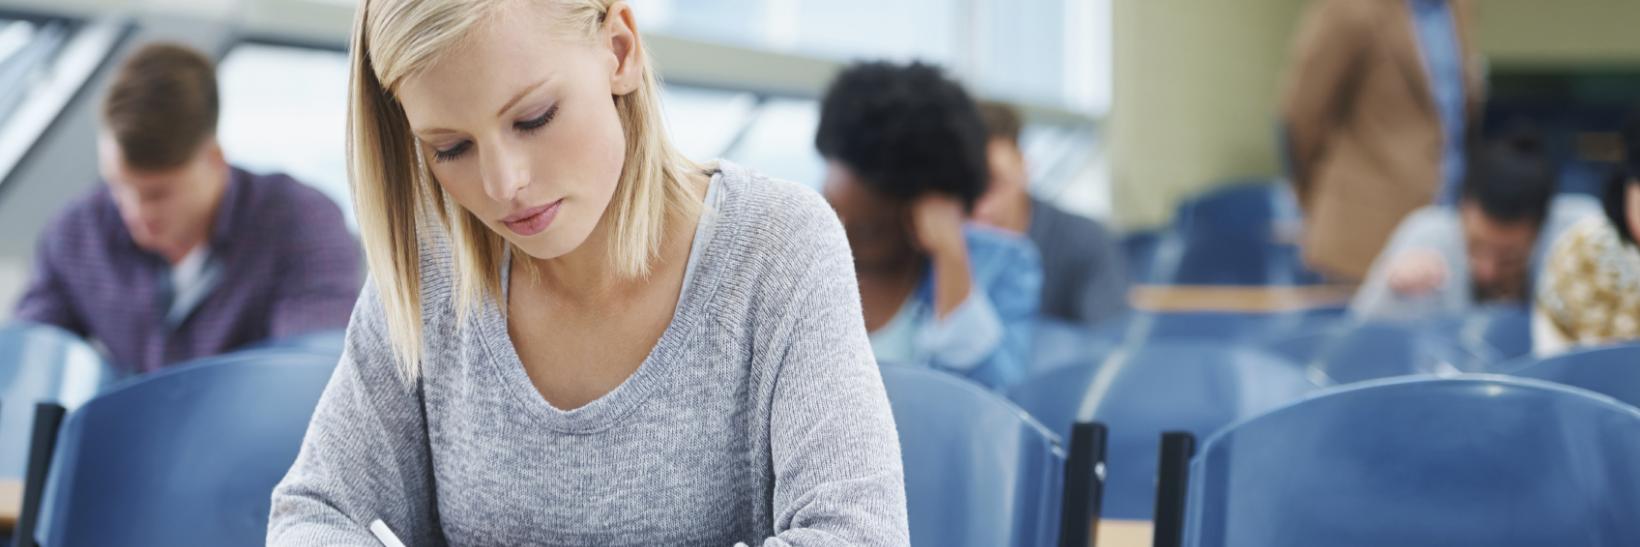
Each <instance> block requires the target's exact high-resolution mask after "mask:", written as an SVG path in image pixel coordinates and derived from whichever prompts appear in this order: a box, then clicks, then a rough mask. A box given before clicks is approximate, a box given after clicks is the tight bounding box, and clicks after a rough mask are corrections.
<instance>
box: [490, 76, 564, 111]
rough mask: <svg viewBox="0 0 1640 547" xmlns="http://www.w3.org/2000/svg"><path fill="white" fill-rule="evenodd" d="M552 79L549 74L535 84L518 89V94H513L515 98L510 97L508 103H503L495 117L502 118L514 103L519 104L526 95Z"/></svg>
mask: <svg viewBox="0 0 1640 547" xmlns="http://www.w3.org/2000/svg"><path fill="white" fill-rule="evenodd" d="M551 80H552V77H551V76H548V77H546V78H542V79H541V80H539V81H537V82H535V83H533V84H530V85H527V86H524V88H523V89H520V90H518V93H517V94H515V95H513V98H511V99H508V100H507V103H506V104H503V105H501V109H500V110H497V111H496V112H495V117H497V118H500V117H502V116H505V115H506V114H507V110H508V109H510V108H512V107H513V105H515V104H518V101H520V100H523V99H524V96H525V95H529V94H530V92H531V91H535V90H536V89H537V88H540V87H541V86H543V85H547V82H549V81H551Z"/></svg>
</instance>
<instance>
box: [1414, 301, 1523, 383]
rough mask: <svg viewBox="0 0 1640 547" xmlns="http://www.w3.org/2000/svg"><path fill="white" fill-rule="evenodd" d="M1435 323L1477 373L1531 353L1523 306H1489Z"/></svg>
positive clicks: (1487, 370) (1437, 329)
mask: <svg viewBox="0 0 1640 547" xmlns="http://www.w3.org/2000/svg"><path fill="white" fill-rule="evenodd" d="M1435 323H1436V329H1435V330H1436V331H1437V332H1440V333H1443V334H1444V335H1445V336H1446V337H1447V338H1448V340H1449V341H1450V342H1451V343H1452V346H1453V347H1454V348H1455V349H1458V350H1461V351H1462V352H1463V354H1464V355H1466V356H1468V357H1469V359H1470V360H1471V362H1473V363H1475V364H1476V365H1478V366H1477V367H1472V368H1474V369H1475V370H1476V371H1477V372H1490V368H1491V367H1493V366H1494V365H1497V364H1498V363H1502V362H1506V361H1511V360H1514V359H1518V358H1520V357H1524V356H1526V355H1529V354H1531V353H1532V314H1531V310H1529V309H1527V308H1526V307H1524V306H1489V307H1485V308H1482V309H1479V310H1475V311H1472V312H1469V313H1466V314H1463V315H1460V316H1457V317H1451V318H1445V319H1438V320H1436V321H1435Z"/></svg>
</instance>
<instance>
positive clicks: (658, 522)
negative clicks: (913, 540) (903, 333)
mask: <svg viewBox="0 0 1640 547" xmlns="http://www.w3.org/2000/svg"><path fill="white" fill-rule="evenodd" d="M358 9H359V14H358V16H357V17H356V19H355V28H354V34H353V47H352V61H351V64H352V68H351V71H352V74H351V82H352V83H351V99H350V103H349V127H350V129H349V142H350V143H351V145H350V147H349V155H350V158H349V159H350V162H351V165H352V182H353V191H354V194H355V198H356V199H357V200H358V203H359V225H360V228H361V230H362V232H363V234H364V241H365V255H366V258H367V259H368V261H369V264H370V271H371V280H372V284H373V286H371V287H369V288H367V289H366V290H365V292H364V295H363V297H361V299H360V301H359V305H358V308H357V311H355V312H354V317H353V322H352V324H351V325H350V326H349V332H348V339H347V352H346V353H345V354H344V357H343V359H342V362H341V363H340V364H339V365H338V368H337V371H336V375H335V377H334V378H332V379H331V382H330V385H329V386H328V387H327V388H326V389H325V394H324V395H323V397H322V398H321V399H320V401H319V407H318V410H317V412H316V413H315V414H314V416H313V422H312V424H311V425H310V426H309V429H308V433H307V438H306V439H305V440H304V442H303V446H302V451H301V453H300V455H299V456H298V457H297V460H296V463H295V465H294V466H292V467H291V470H290V473H289V474H288V475H286V477H285V479H284V481H283V482H281V483H280V484H279V486H278V487H277V488H276V489H275V490H274V493H273V509H272V516H271V521H270V523H269V530H268V543H269V544H270V545H344V544H345V545H375V544H376V543H375V540H374V539H373V538H372V537H371V532H370V531H368V530H367V526H370V524H371V523H372V522H373V521H375V520H377V519H380V520H381V521H383V523H385V524H386V525H387V527H388V528H390V529H392V530H393V531H394V532H395V533H396V535H397V536H398V537H400V538H401V539H403V540H404V543H405V544H406V545H723V546H729V545H735V544H736V543H742V544H748V545H771V546H772V545H822V544H823V545H906V544H909V541H910V540H909V539H908V537H907V534H908V532H907V530H906V526H907V523H906V506H905V486H904V479H903V478H902V471H901V461H900V451H899V440H898V437H897V436H896V434H895V430H894V418H893V414H892V412H891V411H890V409H889V406H888V398H887V396H886V394H885V390H884V387H883V381H882V378H881V375H880V373H879V371H878V370H877V368H876V366H875V362H874V361H873V360H872V358H871V346H870V342H868V341H867V339H866V331H865V328H864V327H863V326H862V325H861V324H860V319H859V318H860V300H859V289H858V288H857V286H856V285H855V282H854V275H853V274H854V272H853V271H852V270H851V269H850V268H849V258H848V243H847V239H846V238H845V237H844V235H843V230H842V227H841V226H840V225H839V224H838V222H837V217H836V215H835V214H834V213H833V212H832V211H831V210H830V208H828V207H827V206H826V204H825V202H824V201H823V200H821V199H820V197H819V196H818V195H816V194H815V193H814V192H812V191H809V190H808V189H806V188H803V187H801V186H798V185H795V184H791V183H786V182H777V181H771V180H769V179H767V178H764V177H762V176H761V175H757V174H755V173H753V172H751V171H748V170H746V169H745V168H742V167H739V166H735V165H732V164H729V163H726V162H723V163H719V164H717V165H705V166H703V165H696V164H694V163H692V162H690V161H689V160H688V159H687V158H685V157H684V156H683V155H682V154H680V153H679V152H678V151H677V150H676V149H675V148H674V147H673V146H672V144H671V141H670V140H669V139H668V138H667V135H666V134H665V133H664V131H663V128H662V125H661V112H660V110H659V108H660V106H659V102H658V101H659V99H660V92H661V88H660V85H659V83H658V77H657V76H656V74H655V73H654V72H653V71H652V69H651V68H650V64H649V61H648V52H647V50H646V49H645V45H646V44H645V43H644V42H643V40H642V34H640V33H639V32H638V28H637V27H636V26H635V23H634V20H635V15H634V14H633V12H632V8H631V7H630V6H629V5H628V4H627V3H626V2H620V1H616V0H552V1H539V0H503V1H498V2H483V3H474V2H469V1H461V0H365V1H361V2H359V4H358Z"/></svg>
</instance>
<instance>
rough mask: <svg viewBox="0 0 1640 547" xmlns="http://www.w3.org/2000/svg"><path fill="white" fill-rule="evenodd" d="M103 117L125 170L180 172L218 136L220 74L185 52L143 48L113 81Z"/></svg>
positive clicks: (172, 47)
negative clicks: (218, 80)
mask: <svg viewBox="0 0 1640 547" xmlns="http://www.w3.org/2000/svg"><path fill="white" fill-rule="evenodd" d="M102 115H103V116H102V117H103V126H104V128H106V129H107V130H108V131H109V133H110V134H111V135H113V137H114V140H115V142H117V143H119V147H120V152H121V153H123V154H124V156H125V163H126V165H129V166H130V167H132V168H135V169H145V170H158V169H170V168H173V167H177V166H180V165H182V164H183V163H186V162H187V161H188V159H189V158H192V157H193V155H194V153H195V152H196V151H197V150H198V149H199V147H200V145H202V144H204V142H205V141H206V139H209V138H210V137H212V136H213V135H215V134H216V119H217V95H216V69H215V68H213V67H212V66H211V60H210V59H208V58H206V57H205V55H204V54H201V53H200V52H199V51H196V50H194V49H193V48H189V47H187V46H183V45H180V44H171V43H156V44H149V45H147V46H143V47H142V49H139V50H137V51H136V52H135V53H133V54H131V57H130V58H128V59H126V61H125V64H124V65H123V66H122V67H121V68H120V71H119V74H117V75H115V76H114V83H113V85H111V86H109V88H108V96H107V97H106V98H105V99H104V100H103V111H102Z"/></svg>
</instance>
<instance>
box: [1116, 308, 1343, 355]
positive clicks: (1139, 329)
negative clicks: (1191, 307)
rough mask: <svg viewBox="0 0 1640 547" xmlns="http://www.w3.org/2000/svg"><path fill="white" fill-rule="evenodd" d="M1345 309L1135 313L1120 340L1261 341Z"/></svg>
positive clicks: (1312, 324)
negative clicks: (1268, 311) (1267, 311)
mask: <svg viewBox="0 0 1640 547" xmlns="http://www.w3.org/2000/svg"><path fill="white" fill-rule="evenodd" d="M1343 313H1344V311H1343V310H1342V309H1335V308H1317V309H1309V310H1301V311H1283V312H1271V313H1245V312H1217V311H1199V312H1156V313H1135V314H1132V315H1130V316H1128V317H1126V318H1125V320H1124V324H1123V325H1111V326H1106V327H1104V328H1105V329H1112V328H1116V327H1121V328H1122V329H1123V330H1122V332H1121V333H1120V336H1121V341H1122V342H1123V343H1125V344H1128V345H1130V346H1131V345H1148V344H1151V343H1153V342H1156V341H1159V340H1195V341H1213V342H1244V341H1262V340H1269V339H1273V338H1277V337H1280V336H1285V335H1288V334H1290V333H1295V332H1304V331H1306V330H1308V329H1311V328H1314V327H1315V326H1317V325H1321V324H1330V323H1333V322H1335V321H1338V320H1339V318H1340V317H1342V315H1343Z"/></svg>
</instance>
